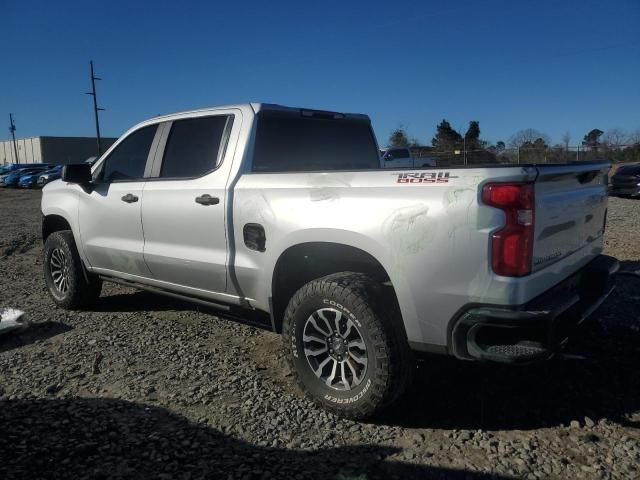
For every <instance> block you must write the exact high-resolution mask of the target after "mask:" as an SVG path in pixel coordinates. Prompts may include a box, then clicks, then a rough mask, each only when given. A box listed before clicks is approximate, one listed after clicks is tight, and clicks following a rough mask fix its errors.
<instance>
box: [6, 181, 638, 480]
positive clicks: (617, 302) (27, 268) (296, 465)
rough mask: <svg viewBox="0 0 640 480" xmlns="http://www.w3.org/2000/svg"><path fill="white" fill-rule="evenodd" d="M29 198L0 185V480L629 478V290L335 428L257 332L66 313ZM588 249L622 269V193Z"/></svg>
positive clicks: (139, 303)
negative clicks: (529, 345)
mask: <svg viewBox="0 0 640 480" xmlns="http://www.w3.org/2000/svg"><path fill="white" fill-rule="evenodd" d="M39 201H40V193H39V192H36V191H15V190H0V219H1V222H2V223H1V224H0V229H1V234H0V307H3V306H13V307H16V308H20V309H22V310H24V311H26V312H27V315H28V319H29V320H30V321H31V322H32V325H31V326H30V328H29V329H28V330H26V331H24V332H22V333H21V334H19V335H17V334H9V335H6V336H4V337H0V478H3V479H10V478H11V479H12V478H25V479H27V478H28V479H35V478H114V477H116V478H166V479H169V478H202V477H207V478H223V479H227V478H229V479H231V478H239V479H240V478H242V479H244V478H247V479H249V478H252V479H253V478H256V479H258V478H283V479H290V478H292V479H303V478H328V479H332V478H335V479H354V480H356V479H357V480H365V479H372V478H460V479H474V478H530V479H535V478H605V479H606V478H629V479H631V478H636V479H637V478H640V432H639V430H638V428H639V427H640V381H639V374H638V367H639V365H640V362H639V360H640V347H639V345H640V343H639V340H640V331H639V328H638V325H639V324H640V323H639V321H638V317H637V315H638V311H640V284H639V283H638V280H635V279H633V278H630V277H625V278H620V281H619V288H618V290H617V291H616V293H614V295H613V296H612V297H611V298H610V299H609V300H608V301H607V302H606V303H605V304H604V305H603V306H602V307H601V308H600V309H599V310H598V312H597V313H596V315H595V317H594V319H593V321H591V322H588V324H587V325H585V327H584V328H583V329H582V330H581V331H580V332H579V333H578V334H577V335H576V336H575V338H574V339H573V340H572V342H571V343H570V345H569V351H570V352H572V353H574V354H579V355H584V356H586V357H587V358H586V359H584V360H568V359H563V360H554V361H552V362H548V363H545V364H543V365H539V366H533V367H520V368H504V367H499V366H494V365H481V364H472V363H462V362H457V361H455V360H451V359H447V358H441V357H431V358H425V359H424V361H423V362H421V364H420V366H419V370H418V375H417V379H416V382H415V384H414V385H413V387H412V388H411V389H410V391H409V393H408V394H407V395H406V398H404V399H403V400H402V402H401V403H400V404H399V405H397V407H396V408H394V409H393V411H391V412H389V413H387V414H385V416H383V417H381V418H377V419H375V420H372V421H369V422H366V423H357V422H352V421H345V420H340V419H336V418H335V417H333V416H331V415H329V414H327V413H324V412H323V411H321V410H318V409H317V408H315V407H314V406H313V405H311V404H309V403H308V402H307V401H306V400H304V398H303V397H302V395H301V394H300V393H299V392H298V391H297V390H296V389H295V387H294V386H293V385H292V382H291V375H290V373H289V372H288V371H287V370H286V367H285V362H284V361H283V358H282V352H281V344H280V339H279V337H278V336H276V335H275V334H273V333H270V332H265V331H262V330H259V329H256V328H253V327H248V326H245V325H241V324H237V323H233V322H230V321H228V320H225V319H224V318H221V317H219V316H216V314H215V312H212V311H209V310H207V309H202V308H198V307H197V306H192V305H190V304H187V303H183V302H180V301H176V300H172V299H167V298H164V297H160V296H156V295H152V294H149V293H141V292H136V291H134V290H131V289H128V288H125V287H120V286H116V285H105V288H104V290H103V294H102V297H101V299H100V302H99V304H98V305H97V307H96V308H95V309H94V311H91V312H66V311H63V310H60V309H57V308H56V307H55V306H54V305H53V303H52V302H51V301H50V300H49V298H48V296H47V293H46V291H45V286H44V281H43V279H42V274H41V270H42V262H41V259H40V257H41V253H42V248H41V241H40V239H39V222H40V212H39ZM609 211H610V213H609V227H608V233H607V240H606V253H608V254H610V255H614V256H616V257H617V258H619V259H620V260H622V261H623V268H625V269H638V268H640V201H633V200H624V199H617V198H613V199H611V201H610V209H609Z"/></svg>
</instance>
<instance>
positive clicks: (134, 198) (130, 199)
mask: <svg viewBox="0 0 640 480" xmlns="http://www.w3.org/2000/svg"><path fill="white" fill-rule="evenodd" d="M120 200H122V201H123V202H127V203H134V202H137V201H138V197H137V196H136V195H134V194H132V193H127V194H126V195H124V196H123V197H122V198H121V199H120Z"/></svg>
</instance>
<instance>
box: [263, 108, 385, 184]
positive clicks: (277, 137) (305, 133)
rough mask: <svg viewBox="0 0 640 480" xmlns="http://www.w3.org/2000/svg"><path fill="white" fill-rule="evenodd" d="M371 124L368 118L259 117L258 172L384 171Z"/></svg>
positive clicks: (285, 115)
mask: <svg viewBox="0 0 640 480" xmlns="http://www.w3.org/2000/svg"><path fill="white" fill-rule="evenodd" d="M378 155H379V154H378V147H377V145H376V142H375V139H374V137H373V133H372V131H371V125H370V123H369V122H368V121H366V120H364V119H352V118H315V117H313V116H311V117H305V116H302V115H301V114H298V113H281V112H261V113H260V114H259V115H258V124H257V129H256V141H255V152H254V158H253V167H252V170H253V171H254V172H308V171H326V170H362V169H375V168H380V159H379V156H378Z"/></svg>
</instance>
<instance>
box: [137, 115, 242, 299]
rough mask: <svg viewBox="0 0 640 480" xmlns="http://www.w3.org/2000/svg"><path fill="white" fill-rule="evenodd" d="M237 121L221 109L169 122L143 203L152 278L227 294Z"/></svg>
mask: <svg viewBox="0 0 640 480" xmlns="http://www.w3.org/2000/svg"><path fill="white" fill-rule="evenodd" d="M239 120H240V118H239V114H234V113H233V111H221V112H220V113H219V114H216V115H211V114H208V115H205V116H197V117H193V118H185V119H180V120H174V121H173V122H171V123H170V125H168V129H167V136H166V139H164V140H161V146H160V148H159V150H158V154H157V155H156V158H155V161H154V166H153V169H152V175H151V176H152V178H150V179H149V181H148V183H147V185H146V186H145V189H144V202H143V204H142V223H143V226H144V236H145V245H144V259H145V262H146V264H147V265H148V266H149V269H150V270H151V272H152V273H153V276H154V278H155V279H157V280H161V281H163V282H167V283H171V284H174V285H177V286H182V287H190V288H193V289H199V290H205V291H207V292H217V293H223V292H225V290H226V277H227V269H226V260H227V238H226V231H225V209H226V196H225V190H226V184H227V179H228V176H229V168H228V167H229V164H230V163H231V160H232V155H233V151H232V150H233V147H234V146H235V141H234V140H233V139H234V138H235V137H237V129H236V127H239V124H240V121H239ZM232 130H233V131H234V132H235V137H233V138H232ZM230 138H231V139H232V141H230ZM162 143H164V149H162Z"/></svg>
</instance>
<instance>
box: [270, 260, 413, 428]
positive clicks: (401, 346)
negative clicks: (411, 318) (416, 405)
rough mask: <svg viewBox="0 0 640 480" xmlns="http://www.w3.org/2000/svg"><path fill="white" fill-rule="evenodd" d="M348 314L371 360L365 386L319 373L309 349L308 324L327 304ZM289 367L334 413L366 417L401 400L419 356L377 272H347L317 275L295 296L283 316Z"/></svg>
mask: <svg viewBox="0 0 640 480" xmlns="http://www.w3.org/2000/svg"><path fill="white" fill-rule="evenodd" d="M329 306H330V307H331V308H334V309H336V310H338V311H340V312H342V314H343V315H346V316H347V317H348V318H350V319H351V320H352V321H354V322H355V324H356V325H357V326H358V330H359V332H360V334H361V337H362V340H363V341H364V343H365V345H366V355H367V358H368V365H367V370H366V374H365V376H364V378H363V380H362V381H361V383H360V384H359V385H357V386H356V387H354V388H353V389H351V390H335V389H333V388H331V387H329V386H327V385H326V384H325V382H323V381H322V380H321V379H320V378H318V377H317V376H316V374H315V373H314V371H313V369H312V368H311V366H310V364H309V361H308V360H307V357H306V356H305V352H304V344H303V340H302V338H303V332H304V328H305V327H304V325H305V324H306V322H307V319H308V318H309V317H310V316H311V314H312V313H314V312H316V311H317V310H318V309H323V308H326V307H329ZM283 338H284V346H285V350H286V352H287V355H286V357H287V359H288V362H289V366H290V368H291V371H292V373H293V375H294V376H295V378H296V381H297V383H298V385H299V386H300V388H301V389H302V391H303V392H304V393H305V394H306V396H307V397H308V398H310V399H311V400H312V401H314V402H315V403H316V404H318V405H320V406H321V407H323V408H324V409H327V410H329V411H331V412H333V413H334V414H336V415H338V416H340V417H344V418H350V419H362V418H366V417H370V416H372V415H374V414H376V413H379V412H380V411H381V410H382V409H384V408H385V407H388V406H389V405H391V404H392V403H393V402H394V401H395V400H397V399H398V398H399V397H400V396H401V395H402V394H403V393H404V391H405V389H406V387H407V386H408V385H409V384H410V382H411V379H412V376H413V371H414V367H415V361H414V358H413V355H412V353H411V350H410V349H409V345H408V342H407V338H406V334H405V331H404V327H403V325H402V319H401V317H400V314H399V312H398V309H397V306H396V303H395V299H393V298H392V297H391V296H390V295H389V294H388V292H387V291H385V288H384V287H383V286H382V285H380V284H379V283H377V282H376V281H375V280H373V279H372V278H371V277H369V276H367V275H364V274H361V273H353V272H341V273H336V274H332V275H328V276H326V277H323V278H319V279H317V280H313V281H311V282H309V283H307V284H306V285H304V286H303V287H302V288H300V290H298V291H297V292H296V293H295V294H294V296H293V297H292V299H291V301H290V302H289V305H288V306H287V309H286V311H285V315H284V320H283Z"/></svg>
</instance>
